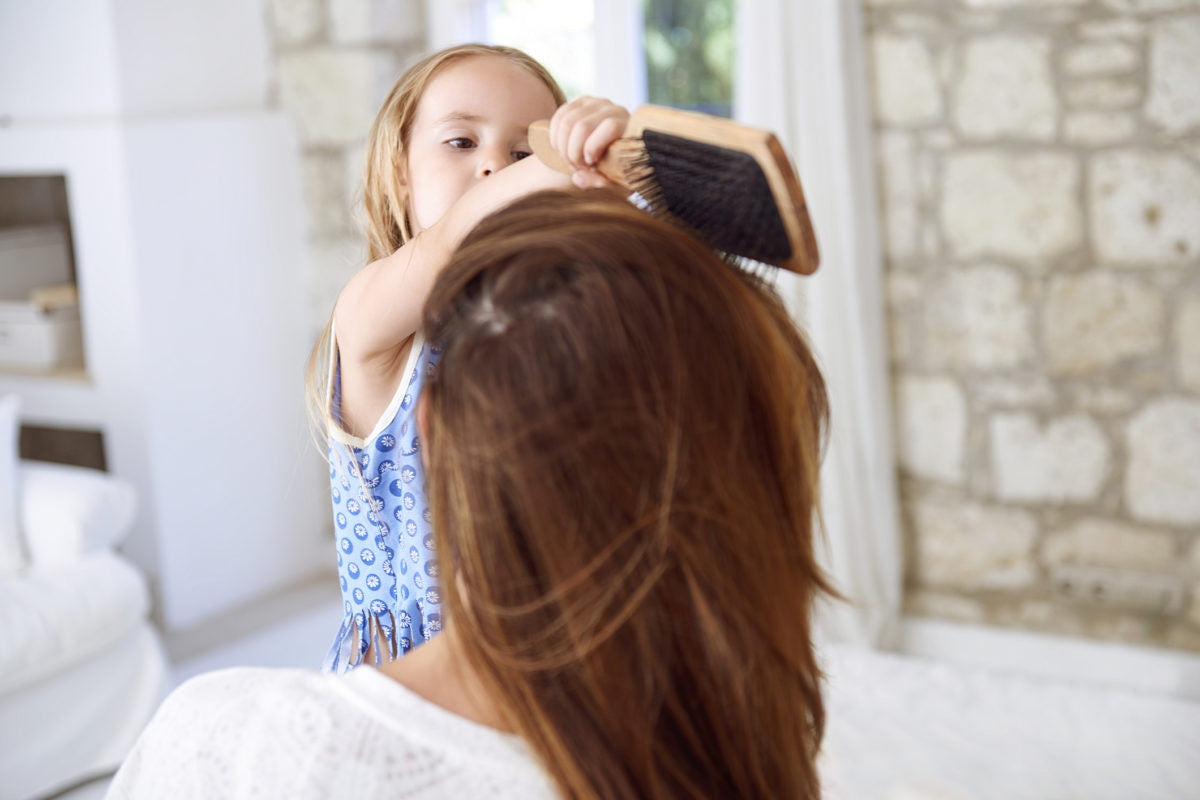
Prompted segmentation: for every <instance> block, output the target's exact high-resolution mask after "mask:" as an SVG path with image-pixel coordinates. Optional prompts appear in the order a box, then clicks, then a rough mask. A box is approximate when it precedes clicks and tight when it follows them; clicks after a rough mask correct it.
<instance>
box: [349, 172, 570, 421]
mask: <svg viewBox="0 0 1200 800" xmlns="http://www.w3.org/2000/svg"><path fill="white" fill-rule="evenodd" d="M570 180H571V179H570V177H569V176H567V175H564V174H562V173H560V172H556V171H554V170H552V169H550V168H549V167H547V166H546V165H544V164H543V163H542V162H541V161H539V160H538V159H537V158H525V159H522V160H521V161H518V162H517V163H516V164H513V165H512V166H510V167H507V168H505V169H503V170H500V171H499V172H497V173H496V174H495V175H492V176H490V177H488V178H487V179H486V180H483V181H480V182H479V183H477V184H476V185H475V186H473V187H471V188H470V189H469V190H467V192H466V193H465V194H464V195H463V196H462V197H461V198H459V199H458V200H457V201H456V202H455V203H454V205H453V206H451V207H450V208H449V210H447V211H446V213H445V214H444V215H443V216H442V218H441V219H440V220H438V221H437V222H436V223H434V224H433V225H431V226H430V227H429V228H427V229H425V230H424V231H422V232H421V233H420V234H419V235H418V236H417V237H416V238H414V239H411V240H410V241H408V242H407V243H405V244H404V246H403V247H401V248H400V249H399V250H397V251H396V252H395V253H393V254H392V255H390V256H387V257H386V258H381V259H380V260H378V261H375V262H372V263H371V264H368V265H367V266H366V267H364V268H363V269H361V270H360V271H359V272H358V273H357V274H356V275H355V276H354V277H353V278H351V279H350V281H349V282H348V283H347V284H346V286H345V288H343V289H342V292H341V294H340V295H338V300H337V304H336V305H335V306H334V310H333V318H334V329H335V333H336V336H337V342H336V344H337V358H338V359H339V361H340V370H341V409H340V411H341V424H342V427H343V428H344V429H345V430H346V432H347V433H349V434H351V435H352V436H358V437H364V436H366V435H367V434H369V433H370V432H371V428H372V427H373V426H374V424H375V422H376V421H377V420H378V419H379V416H380V415H381V414H382V413H383V411H384V409H386V408H387V406H388V403H390V402H391V399H392V396H393V395H394V394H395V392H396V387H397V386H399V385H400V380H401V378H402V377H403V376H402V375H401V374H400V373H401V371H402V370H403V369H404V364H405V361H406V360H407V358H408V352H409V349H410V347H411V345H412V339H413V334H414V333H415V332H416V330H417V328H418V327H419V325H420V320H421V310H422V307H423V306H424V304H425V298H427V297H428V296H429V292H430V290H431V289H432V287H433V282H434V280H435V279H436V277H437V274H438V272H439V270H441V268H442V267H443V266H444V265H445V264H446V263H447V262H448V261H449V260H450V256H451V254H452V253H453V252H454V249H455V248H456V247H457V246H458V244H459V242H460V241H462V239H463V237H465V236H466V235H467V233H469V232H470V231H471V229H472V228H473V227H474V226H475V224H476V223H478V222H479V221H480V220H481V219H483V218H484V217H486V216H487V215H488V214H490V213H491V212H493V211H496V210H498V209H499V208H501V207H503V206H505V205H507V204H508V203H509V202H511V201H513V200H515V199H516V198H518V197H521V196H522V195H525V194H528V193H530V192H534V191H537V190H539V189H561V188H565V187H567V186H568V185H570Z"/></svg>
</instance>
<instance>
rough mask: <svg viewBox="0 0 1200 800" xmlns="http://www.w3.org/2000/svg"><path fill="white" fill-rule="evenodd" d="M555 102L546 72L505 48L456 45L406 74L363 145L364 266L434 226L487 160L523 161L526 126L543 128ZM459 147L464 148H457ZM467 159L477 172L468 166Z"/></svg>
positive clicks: (559, 98)
mask: <svg viewBox="0 0 1200 800" xmlns="http://www.w3.org/2000/svg"><path fill="white" fill-rule="evenodd" d="M563 100H564V97H563V93H562V90H561V89H560V88H559V87H558V84H557V83H556V82H555V81H554V78H553V77H552V76H551V75H550V73H549V72H547V71H546V69H545V67H543V66H542V65H541V64H539V63H538V62H537V61H535V60H534V59H532V58H530V57H529V56H528V55H526V54H525V53H523V52H521V51H520V50H516V49H513V48H510V47H500V46H493V45H482V44H465V45H459V46H456V47H451V48H447V49H445V50H440V51H438V52H436V53H433V54H432V55H429V56H427V57H425V58H424V59H422V60H421V61H419V62H417V63H416V64H415V65H413V66H412V67H410V68H409V69H408V70H407V71H406V72H405V73H404V74H403V75H402V76H400V79H399V80H398V81H397V82H396V85H395V86H393V87H392V91H391V92H390V93H389V94H388V96H387V98H386V99H385V100H384V102H383V105H382V107H381V108H380V110H379V113H378V115H377V116H376V118H375V123H374V125H373V126H372V127H371V133H370V135H369V136H368V139H367V164H366V177H365V180H364V185H363V201H364V206H365V209H366V214H367V236H368V241H369V247H370V253H369V257H370V259H371V260H375V259H378V258H382V257H384V256H386V255H389V254H391V253H392V252H394V251H395V250H396V249H397V248H398V247H400V245H402V244H403V243H404V242H406V241H407V240H408V239H410V238H412V236H414V235H415V234H416V233H417V232H418V231H419V230H421V229H422V228H424V227H428V226H429V225H431V224H432V223H433V222H435V221H436V219H437V218H438V217H440V216H441V213H442V212H444V211H445V208H446V206H447V205H448V204H449V203H451V202H453V201H454V200H456V199H457V198H458V197H459V196H461V194H462V192H463V191H465V190H466V185H469V184H468V181H469V180H471V178H470V177H469V175H468V174H467V173H469V174H470V175H474V174H476V171H477V170H479V169H488V168H492V167H491V166H490V163H491V162H490V161H487V162H486V163H484V161H485V160H486V159H490V158H492V156H494V155H495V154H496V153H499V154H500V156H508V157H509V158H510V159H511V157H512V156H513V155H514V152H518V153H519V152H528V150H527V149H522V148H527V145H526V144H525V129H526V128H527V127H528V125H529V123H530V122H533V121H534V120H535V119H541V118H548V117H549V116H550V115H551V114H552V113H553V112H554V109H555V108H556V107H557V106H558V105H559V104H561V103H562V102H563ZM414 134H415V135H416V136H417V137H418V138H417V140H416V141H414ZM456 140H457V141H456ZM465 141H469V142H470V143H471V145H472V146H470V147H463V146H462V145H463V143H464V142H465ZM490 148H494V151H493V150H491V149H490ZM468 150H469V151H472V152H470V153H468V152H467V151H468ZM468 158H470V159H472V160H475V161H481V163H478V164H475V163H472V164H470V165H467V164H466V163H465V162H466V161H467V159H468ZM508 163H511V161H510V162H508ZM495 166H500V164H499V162H497V164H496V165H495Z"/></svg>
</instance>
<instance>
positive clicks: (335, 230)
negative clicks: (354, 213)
mask: <svg viewBox="0 0 1200 800" xmlns="http://www.w3.org/2000/svg"><path fill="white" fill-rule="evenodd" d="M303 167H304V193H305V196H306V198H307V205H308V218H309V224H310V226H311V228H312V230H313V232H314V233H315V234H316V235H317V236H337V235H343V234H351V233H353V232H354V230H353V225H352V224H351V221H350V198H349V197H348V196H347V195H346V192H345V171H344V169H343V167H342V158H341V154H340V153H336V152H334V153H308V154H306V155H305V156H304V159H303Z"/></svg>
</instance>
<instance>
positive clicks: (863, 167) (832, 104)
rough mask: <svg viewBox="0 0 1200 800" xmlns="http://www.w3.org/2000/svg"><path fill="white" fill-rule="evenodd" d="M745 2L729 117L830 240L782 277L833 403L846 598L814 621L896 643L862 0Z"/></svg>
mask: <svg viewBox="0 0 1200 800" xmlns="http://www.w3.org/2000/svg"><path fill="white" fill-rule="evenodd" d="M736 3H737V6H736V11H735V15H734V19H735V22H736V26H737V33H736V36H737V46H736V54H737V55H736V67H735V72H736V74H735V81H734V117H735V118H736V119H737V120H738V121H739V122H744V123H747V124H750V125H754V126H756V127H761V128H765V129H767V130H771V131H773V132H774V133H775V134H776V135H777V136H778V137H779V139H780V140H781V141H782V143H783V144H784V147H785V148H786V149H787V151H788V153H789V154H790V155H791V157H792V160H793V162H794V163H795V165H796V168H797V171H798V172H799V174H800V180H801V183H802V184H803V187H804V193H805V197H806V200H807V202H808V206H809V212H810V214H811V215H812V218H813V223H814V226H815V228H816V231H817V240H818V244H819V245H820V248H821V256H822V259H821V267H820V269H819V270H818V272H817V273H816V275H814V276H813V277H811V278H803V279H801V278H792V277H791V276H790V275H788V276H782V277H781V283H780V285H779V288H780V290H781V291H782V292H783V294H784V296H785V298H786V299H787V300H788V302H789V306H790V307H791V308H792V309H793V311H794V312H795V313H796V314H797V317H798V318H799V319H800V320H801V322H802V324H803V325H804V326H805V327H806V328H807V330H808V332H809V335H810V337H811V340H812V342H813V345H814V347H815V349H816V351H817V356H818V358H819V359H820V362H821V366H822V368H823V370H824V372H825V375H826V379H827V381H828V383H829V391H830V398H831V405H832V417H833V431H832V436H831V438H830V446H829V451H828V453H827V454H826V458H825V464H824V468H823V470H822V480H823V482H824V487H823V491H822V503H823V507H824V512H825V522H826V529H827V533H826V538H825V542H824V550H823V553H822V557H823V559H824V566H825V569H826V570H827V571H828V573H829V574H830V575H831V577H832V578H833V580H834V582H835V583H836V585H837V587H838V589H839V591H841V592H842V594H844V595H845V596H846V597H847V598H849V600H850V603H830V604H827V605H825V606H823V607H822V608H821V609H820V613H819V614H818V620H817V624H818V630H819V633H820V634H821V635H822V636H823V637H825V638H826V639H829V640H832V641H841V642H850V643H856V644H863V645H869V646H876V647H888V646H893V645H894V644H895V643H896V638H897V633H898V627H899V614H900V601H901V592H902V573H903V570H902V556H901V539H900V527H899V515H898V508H897V507H898V503H897V497H896V480H895V462H894V458H893V447H892V424H891V420H892V417H891V411H890V391H889V388H888V373H887V363H888V362H887V339H886V334H885V332H884V317H883V289H882V274H881V263H880V244H879V242H880V238H879V225H878V219H877V211H876V208H877V206H876V196H875V187H874V178H873V175H874V159H873V155H872V149H871V139H870V115H869V113H868V109H867V89H866V79H865V70H864V54H863V41H862V21H861V16H860V12H859V3H858V0H802V1H798V0H736Z"/></svg>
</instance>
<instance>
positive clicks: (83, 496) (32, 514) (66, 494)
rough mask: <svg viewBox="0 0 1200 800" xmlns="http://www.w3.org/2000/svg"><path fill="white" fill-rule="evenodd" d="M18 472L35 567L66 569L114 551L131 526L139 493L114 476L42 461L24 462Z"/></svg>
mask: <svg viewBox="0 0 1200 800" xmlns="http://www.w3.org/2000/svg"><path fill="white" fill-rule="evenodd" d="M18 472H19V474H20V486H21V493H20V500H21V509H20V519H21V530H22V533H23V535H24V540H25V550H26V552H27V553H28V554H29V561H30V563H31V564H35V565H38V566H49V565H52V564H64V563H67V562H69V561H73V560H75V559H77V558H79V557H80V556H81V555H83V554H86V553H95V552H99V551H101V550H106V549H109V548H112V547H115V546H116V545H118V544H120V543H121V542H122V541H123V540H124V538H125V535H126V534H127V533H128V532H129V527H130V525H132V524H133V518H134V515H135V513H136V511H137V494H136V492H135V490H134V488H133V485H132V484H130V483H129V482H128V481H125V480H122V479H121V478H118V477H116V476H115V475H110V474H108V473H107V472H100V471H99V470H94V469H86V468H84V467H69V466H65V465H63V464H49V463H46V462H42V461H21V462H20V466H19V467H18Z"/></svg>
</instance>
